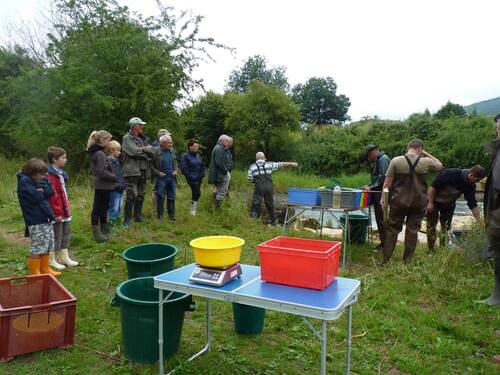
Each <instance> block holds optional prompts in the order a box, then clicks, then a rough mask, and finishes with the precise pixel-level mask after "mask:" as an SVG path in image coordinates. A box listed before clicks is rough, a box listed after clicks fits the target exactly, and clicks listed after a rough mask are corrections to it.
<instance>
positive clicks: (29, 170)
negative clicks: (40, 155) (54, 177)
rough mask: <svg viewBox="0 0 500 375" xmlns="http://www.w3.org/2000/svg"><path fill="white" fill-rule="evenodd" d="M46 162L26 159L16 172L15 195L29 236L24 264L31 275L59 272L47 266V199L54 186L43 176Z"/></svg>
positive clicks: (50, 244) (50, 240) (50, 237)
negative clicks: (27, 252) (28, 251)
mask: <svg viewBox="0 0 500 375" xmlns="http://www.w3.org/2000/svg"><path fill="white" fill-rule="evenodd" d="M47 171H48V168H47V164H45V163H44V162H43V161H42V160H40V159H30V160H28V161H27V162H26V163H25V164H24V166H23V168H22V170H21V172H18V173H17V196H18V198H19V204H20V206H21V211H22V213H23V218H24V222H25V223H26V234H28V233H29V237H31V245H30V256H29V258H28V267H29V270H30V273H31V274H32V275H39V274H41V273H49V274H52V275H54V276H59V275H60V274H61V272H55V271H53V270H52V268H50V266H49V251H51V250H52V251H53V250H54V231H53V229H52V222H53V221H54V220H55V216H54V212H53V211H52V208H51V206H50V203H49V199H50V197H52V196H53V195H54V190H53V189H52V186H51V184H50V182H49V180H48V179H47Z"/></svg>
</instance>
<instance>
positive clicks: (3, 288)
mask: <svg viewBox="0 0 500 375" xmlns="http://www.w3.org/2000/svg"><path fill="white" fill-rule="evenodd" d="M75 314H76V298H75V297H74V296H73V295H72V294H71V293H70V292H68V291H67V290H66V288H65V287H64V286H63V285H62V284H61V283H60V282H59V281H57V279H56V278H55V277H54V276H52V275H47V274H44V275H33V276H25V277H13V278H8V279H0V362H3V361H8V360H11V359H12V358H14V357H16V356H18V355H21V354H25V353H31V352H36V351H40V350H45V349H49V348H56V347H64V348H65V347H69V346H71V345H73V337H74V332H75Z"/></svg>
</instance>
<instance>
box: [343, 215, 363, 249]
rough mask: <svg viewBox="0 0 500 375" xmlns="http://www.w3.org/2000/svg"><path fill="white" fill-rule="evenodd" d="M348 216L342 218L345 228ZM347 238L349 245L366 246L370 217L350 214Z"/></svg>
mask: <svg viewBox="0 0 500 375" xmlns="http://www.w3.org/2000/svg"><path fill="white" fill-rule="evenodd" d="M345 221H346V215H345V214H342V215H341V216H340V222H341V223H342V225H344V226H345ZM346 230H347V238H348V239H349V244H365V243H366V238H367V235H368V216H366V215H364V214H349V228H347V229H346Z"/></svg>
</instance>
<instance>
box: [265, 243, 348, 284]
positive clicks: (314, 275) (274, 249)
mask: <svg viewBox="0 0 500 375" xmlns="http://www.w3.org/2000/svg"><path fill="white" fill-rule="evenodd" d="M257 248H258V249H259V256H260V274H261V279H262V280H264V281H268V282H271V283H277V284H284V285H291V286H299V287H303V288H311V289H319V290H321V289H324V288H326V287H327V286H328V285H330V284H331V283H332V281H333V280H335V277H337V272H338V267H339V256H340V253H341V250H342V243H341V242H337V241H322V240H310V239H305V238H293V237H281V236H280V237H276V238H273V239H272V240H269V241H266V242H264V243H261V244H260V245H257Z"/></svg>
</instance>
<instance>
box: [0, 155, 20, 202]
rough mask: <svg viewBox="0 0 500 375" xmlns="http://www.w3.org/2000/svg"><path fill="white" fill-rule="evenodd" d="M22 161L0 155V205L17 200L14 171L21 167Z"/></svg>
mask: <svg viewBox="0 0 500 375" xmlns="http://www.w3.org/2000/svg"><path fill="white" fill-rule="evenodd" d="M22 165H23V161H21V160H16V159H6V158H5V157H3V156H0V170H1V171H2V172H1V173H0V205H2V206H3V205H6V204H8V203H11V202H13V201H16V200H17V195H16V178H15V175H16V173H17V172H18V171H19V170H20V169H21V167H22Z"/></svg>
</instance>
